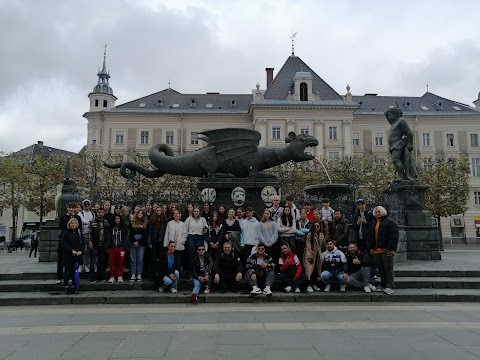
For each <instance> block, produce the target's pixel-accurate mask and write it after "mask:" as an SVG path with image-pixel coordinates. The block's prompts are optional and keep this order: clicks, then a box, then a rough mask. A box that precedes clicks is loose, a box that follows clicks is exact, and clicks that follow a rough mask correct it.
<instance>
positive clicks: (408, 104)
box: [352, 92, 480, 115]
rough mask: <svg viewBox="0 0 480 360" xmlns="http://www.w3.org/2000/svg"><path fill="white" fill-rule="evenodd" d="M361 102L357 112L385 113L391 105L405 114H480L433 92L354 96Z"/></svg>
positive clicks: (354, 98) (355, 99)
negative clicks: (420, 94) (405, 94)
mask: <svg viewBox="0 0 480 360" xmlns="http://www.w3.org/2000/svg"><path fill="white" fill-rule="evenodd" d="M352 100H353V101H354V102H356V103H358V104H359V107H358V108H357V109H356V110H355V114H383V113H384V112H385V111H387V110H388V109H390V108H391V107H396V106H397V104H398V107H399V108H400V109H401V110H402V111H403V113H404V114H405V115H480V112H479V111H478V110H477V109H475V108H473V107H470V106H468V105H465V104H462V103H459V102H456V101H453V100H449V99H445V98H443V97H441V96H438V95H435V94H433V93H431V92H426V93H425V94H423V95H422V96H420V97H418V96H376V95H364V96H353V97H352Z"/></svg>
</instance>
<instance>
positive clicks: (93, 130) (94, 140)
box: [91, 129, 97, 145]
mask: <svg viewBox="0 0 480 360" xmlns="http://www.w3.org/2000/svg"><path fill="white" fill-rule="evenodd" d="M91 143H92V145H97V129H92V141H91Z"/></svg>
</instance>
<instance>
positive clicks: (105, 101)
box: [103, 100, 108, 108]
mask: <svg viewBox="0 0 480 360" xmlns="http://www.w3.org/2000/svg"><path fill="white" fill-rule="evenodd" d="M107 106H108V102H107V100H103V107H105V108H106V107H107Z"/></svg>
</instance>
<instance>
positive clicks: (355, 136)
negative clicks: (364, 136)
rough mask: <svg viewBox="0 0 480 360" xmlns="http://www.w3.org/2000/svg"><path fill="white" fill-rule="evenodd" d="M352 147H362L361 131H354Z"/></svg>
mask: <svg viewBox="0 0 480 360" xmlns="http://www.w3.org/2000/svg"><path fill="white" fill-rule="evenodd" d="M355 140H356V141H355ZM352 145H353V146H360V131H352Z"/></svg>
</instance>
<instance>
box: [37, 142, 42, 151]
mask: <svg viewBox="0 0 480 360" xmlns="http://www.w3.org/2000/svg"><path fill="white" fill-rule="evenodd" d="M37 145H38V147H39V148H40V149H43V141H40V140H39V141H37Z"/></svg>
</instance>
